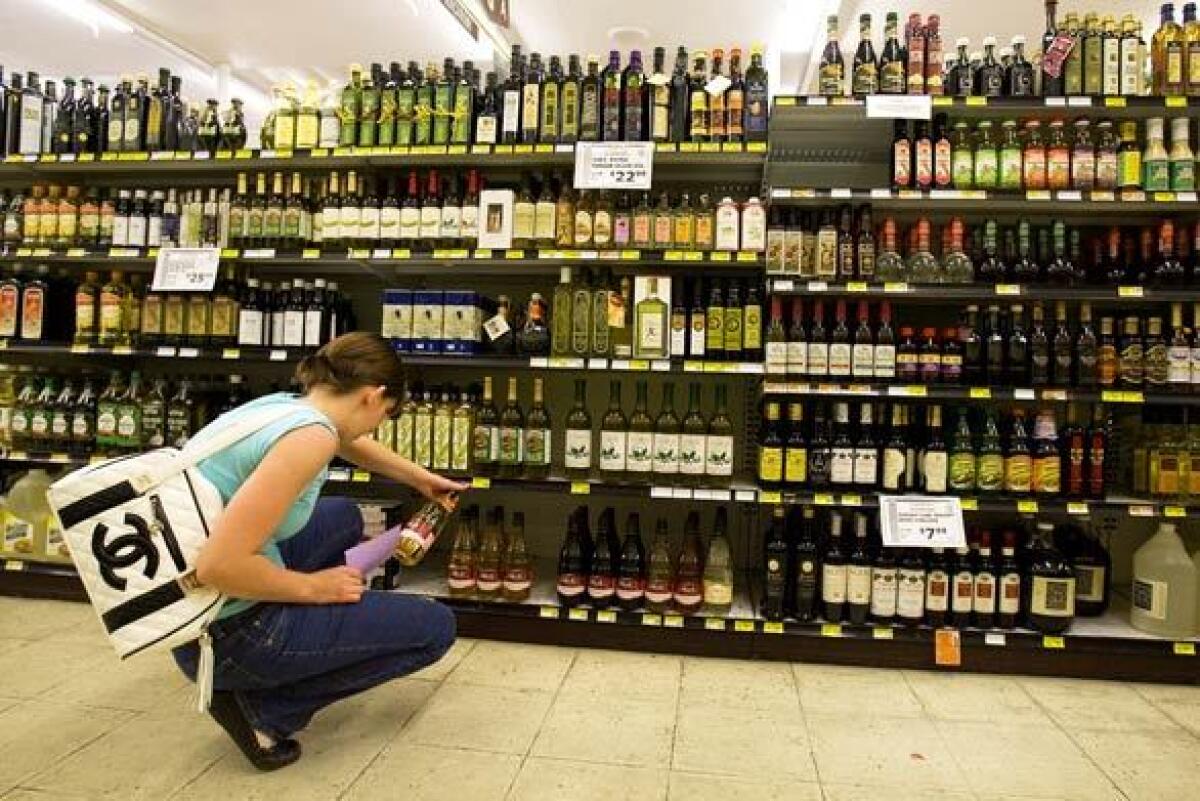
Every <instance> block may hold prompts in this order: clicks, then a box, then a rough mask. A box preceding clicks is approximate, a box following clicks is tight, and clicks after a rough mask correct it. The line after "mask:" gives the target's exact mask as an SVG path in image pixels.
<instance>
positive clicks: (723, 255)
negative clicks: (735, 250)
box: [708, 250, 733, 261]
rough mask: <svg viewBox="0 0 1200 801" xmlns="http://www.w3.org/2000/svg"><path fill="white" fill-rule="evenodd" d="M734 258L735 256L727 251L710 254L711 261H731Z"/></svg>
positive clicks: (715, 251)
mask: <svg viewBox="0 0 1200 801" xmlns="http://www.w3.org/2000/svg"><path fill="white" fill-rule="evenodd" d="M732 258H733V254H732V253H730V252H729V251H727V250H714V251H713V252H712V253H710V254H708V260H709V261H729V260H731V259H732Z"/></svg>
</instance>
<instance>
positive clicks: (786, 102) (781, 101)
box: [775, 97, 796, 106]
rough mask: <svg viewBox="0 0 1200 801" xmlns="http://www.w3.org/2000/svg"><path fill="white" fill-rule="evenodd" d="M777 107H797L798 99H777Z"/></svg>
mask: <svg viewBox="0 0 1200 801" xmlns="http://www.w3.org/2000/svg"><path fill="white" fill-rule="evenodd" d="M775 105H777V106H794V105H796V98H794V97H777V98H775Z"/></svg>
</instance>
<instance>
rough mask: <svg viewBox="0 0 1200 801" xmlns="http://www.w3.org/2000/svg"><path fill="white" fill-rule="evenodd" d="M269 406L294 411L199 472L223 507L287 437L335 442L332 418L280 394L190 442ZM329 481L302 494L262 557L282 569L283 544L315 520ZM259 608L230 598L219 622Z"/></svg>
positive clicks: (320, 479)
mask: <svg viewBox="0 0 1200 801" xmlns="http://www.w3.org/2000/svg"><path fill="white" fill-rule="evenodd" d="M270 406H288V407H290V408H291V409H292V410H293V411H292V413H291V414H289V415H287V416H285V417H284V418H282V419H281V420H278V421H276V422H275V423H272V424H271V425H269V426H266V427H264V428H262V429H261V430H259V431H256V432H255V433H253V434H251V435H250V436H248V437H246V438H245V439H243V440H242V441H241V442H239V443H237V444H236V445H233V446H232V447H229V448H226V449H225V450H223V451H221V452H220V453H217V454H215V455H214V456H210V457H209V458H208V459H205V460H204V461H203V462H201V463H200V464H199V465H198V466H197V467H198V469H199V470H200V473H201V474H202V475H203V476H204V477H205V478H207V479H208V480H209V481H211V482H212V483H213V486H215V487H216V488H217V491H218V492H220V493H221V500H222V501H223V502H224V503H229V501H230V499H231V498H233V496H234V494H235V493H236V492H237V491H238V489H239V488H240V487H241V486H242V484H244V483H245V482H246V479H248V478H249V477H250V474H251V473H253V472H254V470H255V468H257V467H258V465H259V463H260V462H262V460H263V458H265V457H266V455H267V452H268V451H270V450H271V446H273V445H274V444H275V443H276V441H278V440H279V438H280V437H282V436H284V435H285V434H287V433H289V432H291V431H295V430H296V429H298V428H304V427H305V426H310V425H319V426H324V427H325V428H327V429H329V430H330V431H331V432H332V433H333V435H334V436H337V429H336V428H334V425H333V423H332V422H330V420H329V418H328V417H326V416H325V415H324V414H322V413H321V412H319V411H317V410H316V409H314V408H313V407H312V406H310V405H309V404H307V403H305V402H304V401H303V400H302V399H301V398H300V397H299V396H297V395H293V394H291V393H287V392H279V393H276V394H274V395H266V396H264V397H261V398H257V399H255V400H253V401H251V402H250V403H247V404H244V405H242V406H239V407H238V408H236V409H234V410H232V411H229V412H226V413H225V414H223V415H221V416H220V417H218V418H217V419H216V420H213V421H212V422H211V423H209V424H208V425H207V426H205V427H204V428H203V429H201V430H200V431H198V432H197V433H196V435H195V436H194V437H193V438H192V441H193V442H202V441H203V440H204V439H205V438H206V437H209V436H211V435H212V434H214V433H216V432H218V431H221V430H222V429H224V428H225V427H226V426H228V425H230V424H231V423H232V422H234V421H236V420H238V419H240V418H242V417H244V416H245V415H246V414H248V413H253V412H256V411H257V410H260V409H263V408H265V407H270ZM328 475H329V471H328V469H322V470H321V472H320V473H319V474H318V475H317V476H315V477H314V478H313V480H312V481H311V482H310V483H309V485H308V486H307V487H305V488H304V491H303V492H301V493H300V497H298V498H297V499H296V502H295V503H294V504H292V507H291V509H289V510H288V513H287V516H286V517H285V518H284V519H283V522H282V523H280V524H279V527H278V528H276V529H275V531H273V532H271V536H270V537H269V538H268V539H267V540H266V541H265V542H264V543H263V545H262V548H261V549H260V550H259V553H261V554H262V555H263V556H265V557H267V558H268V559H270V560H271V561H272V562H274V563H275V564H277V565H279V566H280V567H283V557H282V556H281V555H280V553H279V543H281V542H283V541H284V540H286V539H288V538H290V537H293V536H295V535H296V533H297V532H299V531H300V529H302V528H304V526H305V524H306V523H308V519H309V517H311V516H312V511H313V507H315V506H316V504H317V498H318V497H319V496H320V494H321V487H322V485H323V484H324V483H325V480H326V478H327V477H328ZM255 603H257V602H256V601H248V600H244V599H240V598H230V599H229V600H227V601H226V602H225V605H224V606H223V607H222V608H221V613H220V615H219V616H218V617H221V618H225V617H230V616H231V615H236V614H237V613H238V612H242V611H245V610H246V609H249V608H250V607H252V606H254V605H255Z"/></svg>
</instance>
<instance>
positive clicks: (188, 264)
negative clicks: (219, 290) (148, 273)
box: [151, 248, 221, 292]
mask: <svg viewBox="0 0 1200 801" xmlns="http://www.w3.org/2000/svg"><path fill="white" fill-rule="evenodd" d="M220 263H221V252H220V250H218V249H217V248H160V249H159V251H158V258H157V259H156V260H155V262H154V280H153V282H152V283H151V288H152V289H154V290H155V291H156V292H211V291H212V288H213V286H214V285H215V284H216V282H217V267H218V265H219V264H220Z"/></svg>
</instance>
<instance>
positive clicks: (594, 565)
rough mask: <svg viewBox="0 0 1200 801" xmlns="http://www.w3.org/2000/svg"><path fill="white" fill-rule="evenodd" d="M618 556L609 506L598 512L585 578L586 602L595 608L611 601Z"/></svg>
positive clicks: (615, 534) (615, 584) (615, 582)
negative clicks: (587, 571)
mask: <svg viewBox="0 0 1200 801" xmlns="http://www.w3.org/2000/svg"><path fill="white" fill-rule="evenodd" d="M619 556H620V548H619V545H618V543H617V532H616V513H615V512H614V511H613V509H612V507H611V506H610V507H608V508H606V509H605V510H604V511H603V512H601V513H600V519H599V521H598V522H597V524H596V543H595V546H594V547H593V550H592V559H591V565H590V571H589V573H588V580H587V598H588V603H590V604H591V605H592V606H594V607H596V608H597V609H604V608H607V607H609V606H611V605H612V603H613V596H614V595H615V594H616V587H617V560H618V558H619Z"/></svg>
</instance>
